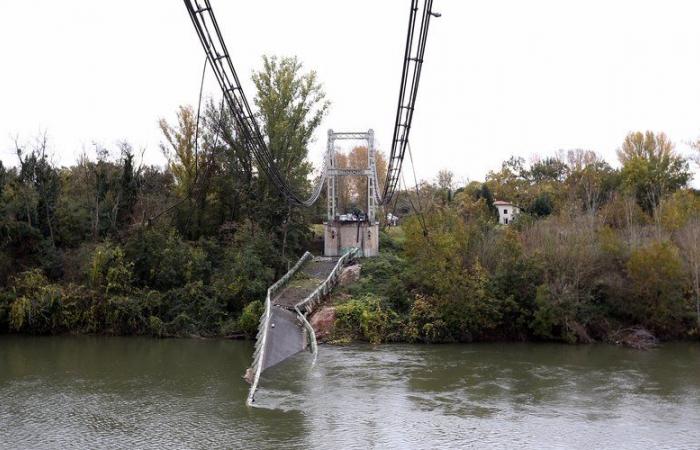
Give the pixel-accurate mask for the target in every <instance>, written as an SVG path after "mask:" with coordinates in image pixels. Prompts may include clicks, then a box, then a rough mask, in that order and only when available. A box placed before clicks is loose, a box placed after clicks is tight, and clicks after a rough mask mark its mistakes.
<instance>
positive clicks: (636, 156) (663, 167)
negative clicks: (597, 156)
mask: <svg viewBox="0 0 700 450" xmlns="http://www.w3.org/2000/svg"><path fill="white" fill-rule="evenodd" d="M617 155H618V158H619V159H620V163H622V173H621V175H622V182H623V185H624V186H625V187H626V188H627V189H629V191H630V192H632V193H633V194H634V195H635V196H636V197H637V201H638V202H639V205H640V206H641V207H642V208H643V209H644V210H645V211H646V212H647V213H649V214H654V215H655V214H656V208H657V207H658V206H659V203H660V202H661V200H662V199H663V198H664V197H665V196H666V195H668V194H670V193H672V192H674V191H676V190H678V189H680V188H681V187H683V186H685V185H686V184H687V183H688V180H689V178H690V171H689V167H688V163H687V161H686V160H685V159H684V158H683V157H681V156H680V155H678V154H677V153H676V152H675V151H674V145H673V143H672V142H671V141H670V140H669V139H668V137H667V136H666V135H665V134H664V133H657V134H654V133H653V132H651V131H647V132H646V133H642V132H635V133H630V134H628V135H627V136H626V137H625V141H624V142H623V143H622V146H621V147H620V149H619V150H618V152H617Z"/></svg>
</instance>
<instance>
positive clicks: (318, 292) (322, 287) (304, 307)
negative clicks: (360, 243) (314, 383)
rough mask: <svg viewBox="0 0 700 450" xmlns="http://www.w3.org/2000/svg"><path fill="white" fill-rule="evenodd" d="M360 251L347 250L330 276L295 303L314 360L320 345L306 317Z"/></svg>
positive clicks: (355, 249)
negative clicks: (306, 332) (307, 336)
mask: <svg viewBox="0 0 700 450" xmlns="http://www.w3.org/2000/svg"><path fill="white" fill-rule="evenodd" d="M358 251H359V249H358V248H353V249H350V250H349V251H347V252H345V254H344V255H343V256H341V257H340V259H338V262H337V263H336V264H335V267H333V270H332V271H331V273H330V274H329V275H328V277H327V278H326V279H325V280H323V283H321V284H319V285H318V287H317V288H316V289H315V290H314V291H313V292H312V293H311V294H309V295H308V296H307V297H306V298H305V299H304V300H302V301H300V302H299V303H297V304H296V305H294V309H295V310H296V312H297V315H298V316H299V320H301V322H302V323H303V324H304V328H306V330H307V331H308V333H309V343H310V345H311V351H312V352H313V354H314V362H315V361H316V355H317V354H318V345H317V344H316V332H314V329H313V327H312V326H311V324H310V323H309V321H308V320H307V319H306V316H307V315H308V314H309V313H310V312H311V311H313V310H314V308H316V305H318V304H319V303H320V302H321V300H323V298H324V297H325V296H326V295H328V293H329V292H330V291H331V289H333V287H334V286H335V285H336V283H337V282H338V278H339V277H340V271H341V269H342V268H343V267H344V266H345V264H347V263H348V262H349V261H351V260H352V259H354V258H355V256H356V255H357V253H358Z"/></svg>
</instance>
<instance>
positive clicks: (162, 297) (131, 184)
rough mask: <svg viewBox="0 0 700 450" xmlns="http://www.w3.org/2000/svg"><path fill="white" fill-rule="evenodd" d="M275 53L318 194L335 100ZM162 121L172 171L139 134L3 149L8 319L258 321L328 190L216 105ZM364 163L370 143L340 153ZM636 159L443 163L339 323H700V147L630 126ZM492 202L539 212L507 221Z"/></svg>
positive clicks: (0, 169) (264, 90)
mask: <svg viewBox="0 0 700 450" xmlns="http://www.w3.org/2000/svg"><path fill="white" fill-rule="evenodd" d="M263 62H264V64H263V67H262V69H261V70H260V71H259V72H256V73H254V75H253V81H254V83H255V86H256V88H257V92H256V96H255V104H256V106H257V109H258V110H259V120H260V123H261V125H262V131H263V133H264V134H265V135H266V137H267V139H268V142H269V146H270V150H271V152H272V154H273V155H274V158H275V161H276V163H277V164H278V166H279V167H280V168H282V171H283V174H284V176H285V177H286V178H287V180H288V181H289V182H290V183H291V184H293V185H294V187H295V188H296V189H297V190H299V191H305V190H306V191H308V190H309V189H310V184H311V183H310V182H309V177H310V175H311V165H310V164H309V162H308V161H307V159H306V156H307V151H308V145H309V142H310V139H311V137H312V135H313V133H314V131H315V130H316V129H317V128H318V126H319V125H320V123H321V120H322V118H323V117H324V115H325V114H326V111H327V109H328V103H327V101H326V100H325V97H324V93H323V90H322V87H321V85H320V84H319V82H318V80H317V79H316V75H315V73H314V72H304V71H303V70H302V67H301V64H300V63H299V62H298V61H297V60H296V59H294V58H264V61H263ZM160 128H161V130H162V132H163V145H162V151H163V153H164V154H165V155H166V156H167V158H168V165H167V167H164V168H159V167H149V166H144V165H139V164H137V161H138V160H139V158H138V155H137V152H135V151H134V149H133V148H132V147H131V146H130V145H129V144H128V143H126V142H124V143H121V144H120V145H119V146H118V148H117V149H116V152H115V151H114V150H112V151H110V150H109V149H106V148H104V147H102V146H100V145H95V148H94V154H93V155H90V156H89V155H88V154H87V153H84V154H83V155H82V156H81V157H80V158H79V160H78V161H77V163H76V164H75V165H73V166H71V167H57V166H55V165H54V164H52V162H51V158H50V156H49V154H48V152H47V145H48V144H47V140H46V138H45V137H40V138H39V139H37V140H36V141H35V142H32V143H28V144H23V143H20V142H19V141H17V142H16V153H17V158H18V165H17V167H13V168H6V167H5V166H3V165H2V164H1V163H0V286H1V287H2V289H1V290H0V333H2V332H23V333H35V334H50V333H63V332H77V333H110V334H152V335H155V336H175V335H205V336H212V335H248V336H252V335H254V333H255V331H256V327H257V323H258V318H259V316H260V313H261V310H262V300H263V299H264V297H265V290H266V288H267V287H268V286H269V285H270V284H271V283H272V282H273V281H274V280H275V279H276V277H278V276H280V275H281V274H282V273H283V272H284V271H286V269H287V267H288V265H289V263H290V262H292V261H294V260H295V259H296V258H297V257H298V256H299V255H300V254H301V253H302V252H303V251H304V250H306V249H307V248H309V240H310V238H311V235H312V233H311V227H310V224H312V223H314V222H318V221H319V220H320V218H321V217H322V215H323V207H324V206H323V205H324V204H325V202H324V201H323V199H321V201H319V202H318V203H317V206H316V207H315V208H312V209H309V210H306V209H301V208H292V207H290V206H289V205H288V204H287V203H286V202H285V201H284V200H283V199H281V198H280V196H279V194H278V193H277V192H276V190H275V188H274V186H272V184H271V183H269V182H268V180H266V179H265V178H264V177H260V176H258V173H259V172H258V170H257V168H256V166H255V162H254V161H251V160H250V158H249V155H247V153H246V152H245V151H244V150H243V148H242V146H241V145H240V142H239V141H238V140H237V133H236V128H235V126H234V124H233V123H232V119H231V117H230V116H229V114H228V113H227V111H226V109H225V108H223V105H219V104H216V103H215V102H214V101H212V100H209V101H208V102H205V105H204V106H203V108H202V109H201V111H196V110H195V109H194V108H191V107H181V108H180V109H179V110H178V111H177V117H176V121H175V122H174V123H171V122H169V121H168V120H165V119H163V120H161V121H160ZM698 144H700V142H699V143H698ZM698 146H700V145H698ZM364 151H365V152H366V150H364ZM365 158H366V153H363V149H362V148H356V149H352V150H351V152H350V153H349V154H348V155H347V156H346V157H343V156H341V157H340V160H339V164H341V165H346V164H351V165H352V164H356V163H358V162H360V161H363V160H364V159H365ZM619 162H620V168H619V169H615V168H613V167H612V166H610V165H609V164H608V163H606V162H605V161H603V160H602V159H601V158H600V157H599V156H598V155H596V154H595V153H593V152H590V151H582V150H576V151H570V152H568V153H566V154H564V153H562V154H560V155H556V156H553V157H548V158H544V159H535V160H534V161H533V162H532V163H531V164H529V165H528V164H526V163H525V161H524V160H523V159H522V158H511V159H510V160H508V161H506V162H504V163H503V165H502V167H501V169H500V170H499V171H496V172H492V173H489V174H488V176H487V177H486V179H485V181H484V182H473V183H470V184H468V185H466V186H462V187H459V188H456V186H454V182H453V176H452V174H451V173H450V172H447V171H445V172H441V173H440V174H439V176H438V177H437V180H436V182H435V183H423V184H422V185H421V186H420V187H419V188H418V189H417V190H416V192H413V190H411V191H410V192H403V193H402V194H401V197H400V199H399V201H398V202H397V205H396V207H397V210H398V212H399V214H400V215H401V216H402V226H401V228H400V229H398V228H394V229H392V228H389V229H388V230H387V232H384V233H382V236H381V248H382V255H381V256H380V257H379V258H376V259H373V260H367V261H364V262H363V264H364V267H363V277H362V279H361V280H360V281H359V282H358V283H356V284H354V285H352V286H350V287H348V288H347V289H346V294H349V295H348V296H346V301H344V302H343V303H342V304H340V305H338V307H337V323H336V325H337V327H336V338H338V339H348V338H351V339H352V338H359V339H365V340H368V341H372V342H382V341H410V342H450V341H460V342H464V341H475V340H496V339H515V340H523V339H547V340H561V341H566V342H591V341H594V340H616V339H618V338H619V336H620V334H621V332H623V331H624V330H625V329H629V328H630V327H644V328H645V329H648V330H650V331H651V332H652V333H654V334H655V335H657V336H659V337H662V338H690V337H698V335H699V334H700V333H699V330H700V198H699V196H698V192H696V191H694V190H692V189H689V188H688V181H689V179H690V176H691V171H690V161H688V160H686V159H684V158H683V157H681V156H680V155H678V154H677V153H676V152H675V150H674V147H673V144H672V143H671V142H670V141H669V139H668V138H667V137H666V136H665V135H664V134H661V133H660V134H654V133H651V132H647V133H630V134H629V135H628V136H627V138H626V139H625V141H624V142H623V143H622V145H621V146H620V149H619ZM384 170H386V168H385V163H384V161H383V160H382V159H381V158H380V171H384ZM343 186H344V187H345V188H347V189H346V190H345V191H344V192H343V194H342V198H341V204H342V205H343V207H344V208H346V209H348V210H351V209H352V208H355V207H357V206H358V205H361V204H362V203H363V198H362V195H363V193H364V192H365V191H366V189H365V188H363V186H362V185H361V180H359V181H358V180H353V179H348V180H345V184H343ZM494 199H502V200H509V201H511V202H513V203H515V204H517V205H519V206H520V207H521V208H522V209H523V213H522V214H521V215H520V216H519V218H518V219H517V220H516V221H515V222H514V223H513V224H511V225H509V226H502V225H498V223H497V212H496V209H495V207H494Z"/></svg>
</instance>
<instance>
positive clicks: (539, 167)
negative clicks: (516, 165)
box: [528, 157, 569, 183]
mask: <svg viewBox="0 0 700 450" xmlns="http://www.w3.org/2000/svg"><path fill="white" fill-rule="evenodd" d="M568 172H569V168H568V167H567V166H566V164H565V163H564V162H563V161H562V160H560V159H559V158H553V157H549V158H545V159H543V160H539V161H535V162H534V163H533V164H532V167H530V170H529V172H528V174H529V178H530V180H531V181H532V182H534V183H544V182H559V183H561V182H562V181H564V180H565V179H566V176H567V175H568Z"/></svg>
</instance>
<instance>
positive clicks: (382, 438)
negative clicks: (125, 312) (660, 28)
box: [0, 337, 700, 448]
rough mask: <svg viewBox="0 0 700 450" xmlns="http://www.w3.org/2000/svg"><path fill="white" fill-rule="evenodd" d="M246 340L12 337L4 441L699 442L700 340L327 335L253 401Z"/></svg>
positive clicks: (4, 374)
mask: <svg viewBox="0 0 700 450" xmlns="http://www.w3.org/2000/svg"><path fill="white" fill-rule="evenodd" d="M251 353H252V345H251V344H250V343H246V342H230V341H198V340H152V339H138V338H85V337H81V338H72V337H61V338H56V337H54V338H17V337H2V338H0V399H2V401H1V402H0V447H2V448H27V447H31V448H57V447H59V448H60V447H67V446H70V447H76V448H96V447H99V448H124V447H149V448H172V447H189V448H211V447H230V448H243V447H245V448H250V447H254V448H327V447H340V448H368V447H375V448H406V447H408V448H435V447H445V448H459V447H462V448H463V447H474V446H476V447H501V448H512V447H530V448H584V447H596V448H598V447H624V448H648V447H671V448H685V447H690V448H692V447H697V445H698V442H700V426H699V425H698V424H700V345H698V344H692V343H679V344H668V345H665V346H663V347H661V348H659V349H655V350H652V351H648V352H638V351H632V350H626V349H621V348H616V347H609V346H603V345H600V346H559V345H534V344H485V345H484V344H481V345H461V346H459V345H454V346H451V345H445V346H408V345H397V346H380V347H371V346H363V345H354V346H348V347H329V346H323V347H321V349H320V354H319V359H318V362H317V364H316V365H315V366H314V367H313V368H310V367H309V362H310V357H309V356H308V355H304V354H302V355H298V356H297V357H295V358H293V359H291V360H289V361H288V362H286V363H284V364H281V365H278V366H276V367H274V368H272V369H270V370H269V371H267V372H266V373H265V374H264V376H263V377H262V381H261V385H262V390H261V391H260V392H259V394H258V396H257V400H258V404H259V405H260V406H261V408H255V409H249V408H246V407H245V405H244V401H245V397H246V394H247V388H248V385H247V384H245V383H244V382H243V381H242V380H241V378H240V376H241V374H242V373H243V371H244V369H245V367H246V366H247V365H248V364H249V361H250V356H251Z"/></svg>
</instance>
